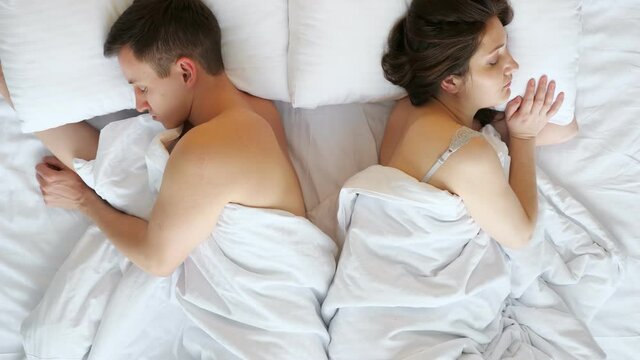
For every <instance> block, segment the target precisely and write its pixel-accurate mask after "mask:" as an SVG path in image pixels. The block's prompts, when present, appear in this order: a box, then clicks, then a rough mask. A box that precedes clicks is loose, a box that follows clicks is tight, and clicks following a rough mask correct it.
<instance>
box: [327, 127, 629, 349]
mask: <svg viewBox="0 0 640 360" xmlns="http://www.w3.org/2000/svg"><path fill="white" fill-rule="evenodd" d="M483 134H484V135H485V138H486V139H487V140H488V141H489V142H490V143H491V144H492V145H493V147H494V148H495V149H496V151H497V152H498V156H499V157H500V160H501V163H502V164H503V167H504V168H506V169H508V166H509V158H508V154H507V148H506V146H505V145H504V144H503V143H502V142H500V141H499V140H498V138H497V137H498V135H497V133H496V132H495V130H494V129H493V128H492V127H490V126H488V127H485V129H483ZM538 190H539V194H540V197H541V198H542V200H541V206H540V212H541V216H540V221H539V223H538V226H537V228H536V233H535V235H534V237H533V239H532V241H531V244H530V245H529V246H528V247H526V248H525V249H524V250H519V251H511V250H507V251H506V252H505V251H503V250H502V248H501V247H500V246H499V245H498V244H497V243H496V242H495V241H493V240H492V239H491V238H490V237H489V236H488V235H487V234H486V233H485V232H484V231H483V230H481V229H480V227H479V226H478V225H477V224H476V223H475V222H474V221H473V219H472V218H471V217H470V215H469V214H468V212H467V210H466V208H465V206H464V203H463V202H462V199H461V198H459V197H458V196H455V195H452V194H450V193H449V192H446V191H442V190H439V189H436V188H434V187H433V186H431V185H428V184H425V183H421V182H418V181H416V180H415V179H413V178H412V177H410V176H408V175H406V174H404V173H403V172H401V171H398V170H396V169H393V168H388V167H382V166H379V165H374V166H372V167H370V168H368V169H366V170H365V171H363V172H361V173H359V174H356V175H355V176H354V177H352V178H351V179H350V180H349V181H347V183H346V184H345V186H344V187H343V189H342V191H341V194H340V201H339V206H340V208H339V211H338V221H339V224H340V230H341V231H342V236H343V237H344V239H345V242H344V246H343V249H342V253H341V256H340V260H339V264H338V270H337V272H336V276H335V278H334V280H333V283H332V285H331V288H330V289H329V293H328V295H327V298H326V299H325V302H324V304H323V315H324V316H325V319H327V321H328V320H331V323H330V327H329V329H330V334H331V338H332V341H331V344H330V347H329V356H330V357H331V358H332V359H354V358H358V359H424V358H434V359H435V358H469V359H472V358H478V359H481V358H482V359H502V358H518V359H603V358H605V354H604V352H602V350H600V348H599V346H598V345H597V343H596V341H595V340H594V339H593V337H592V336H591V334H590V332H589V330H588V327H587V322H588V321H589V320H590V319H591V318H592V317H593V315H594V314H595V312H596V311H597V310H598V309H599V308H600V307H601V306H602V305H603V303H604V302H605V301H606V300H607V299H608V298H609V297H610V296H611V295H612V294H613V292H614V291H615V289H616V287H617V285H618V283H619V281H620V277H621V275H622V271H623V259H622V257H621V256H620V254H619V252H618V250H617V248H616V247H615V245H614V244H613V242H612V241H611V239H610V238H609V237H608V236H607V234H606V231H604V230H603V229H602V228H601V227H600V226H599V225H598V224H597V222H595V220H594V219H593V218H592V217H591V216H590V215H589V213H588V212H586V211H585V209H584V208H583V207H582V206H580V204H578V203H577V202H575V201H574V200H573V199H571V198H570V197H568V195H567V193H566V192H564V190H562V189H560V188H558V187H557V186H553V185H552V184H551V183H549V182H547V181H544V178H542V181H541V185H540V186H539V189H538ZM372 319H375V320H374V321H372Z"/></svg>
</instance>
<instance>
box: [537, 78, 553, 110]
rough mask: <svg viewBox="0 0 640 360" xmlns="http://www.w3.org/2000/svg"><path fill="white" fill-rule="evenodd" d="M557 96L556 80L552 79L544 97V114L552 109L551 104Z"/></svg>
mask: <svg viewBox="0 0 640 360" xmlns="http://www.w3.org/2000/svg"><path fill="white" fill-rule="evenodd" d="M555 96H556V82H555V81H551V82H550V83H549V88H548V89H547V95H546V96H545V98H544V105H542V110H541V112H542V114H546V113H548V112H549V109H551V105H553V99H554V98H555Z"/></svg>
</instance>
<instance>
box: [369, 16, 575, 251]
mask: <svg viewBox="0 0 640 360" xmlns="http://www.w3.org/2000/svg"><path fill="white" fill-rule="evenodd" d="M505 44H506V34H505V32H504V28H503V27H502V24H501V23H500V22H499V20H498V19H497V18H493V19H491V20H490V21H489V23H488V24H487V28H486V30H485V34H484V36H483V38H482V41H481V44H480V48H479V49H478V51H477V52H476V54H474V56H473V57H472V59H471V61H470V73H469V74H467V76H466V77H460V76H455V75H451V76H449V77H447V78H446V79H445V80H444V81H442V83H441V89H440V90H441V91H440V94H439V95H438V96H436V97H435V98H433V100H432V101H430V102H428V103H426V104H425V105H422V106H419V107H416V106H413V105H412V104H411V103H410V101H409V100H408V99H402V100H400V101H399V102H398V103H397V105H396V107H395V109H394V110H393V112H392V114H391V116H390V119H389V122H388V124H387V128H386V131H385V136H384V138H383V142H382V146H381V150H380V164H381V165H385V166H390V167H394V168H397V169H399V170H402V171H403V172H405V173H407V174H408V175H410V176H412V177H414V178H416V179H417V180H422V178H423V177H424V175H425V174H426V173H427V171H428V170H429V169H430V168H431V167H432V166H433V164H434V163H435V162H436V160H437V159H438V158H439V157H440V155H441V154H442V153H443V152H444V151H445V150H446V149H447V148H448V146H449V144H450V142H451V138H452V137H453V136H454V134H455V132H456V131H457V130H458V129H459V128H460V127H461V126H466V127H469V128H471V129H474V130H479V129H480V124H479V123H478V122H477V121H475V120H474V115H475V113H476V112H477V111H478V110H479V109H481V108H486V107H491V106H495V105H497V104H500V103H502V102H504V101H506V100H507V99H508V98H509V95H510V89H509V84H510V80H511V77H512V74H513V72H514V71H516V70H517V69H518V64H517V63H516V62H515V61H514V60H513V58H512V57H511V55H510V54H509V52H508V50H507V48H506V45H505ZM563 98H564V96H563V94H562V93H561V94H559V95H558V97H557V98H556V97H555V83H554V82H553V81H551V82H549V81H548V79H547V78H546V77H543V78H541V79H540V81H539V82H538V86H537V87H536V83H535V81H534V80H533V79H532V81H530V82H529V86H528V88H527V91H526V94H525V96H524V97H516V98H514V99H513V100H511V101H510V102H509V104H508V106H507V109H506V111H505V116H504V117H505V119H504V120H502V121H501V122H499V123H498V124H496V128H497V129H498V130H499V131H500V132H501V133H502V134H503V138H506V140H507V142H508V145H509V150H510V156H511V159H512V160H511V169H510V177H509V179H505V177H504V175H503V171H502V165H501V164H500V162H499V160H498V157H497V156H496V153H495V151H494V149H493V148H492V147H491V145H490V144H489V143H487V142H486V140H484V139H483V138H481V137H476V138H473V139H472V140H471V141H469V143H468V144H466V145H465V146H463V147H462V148H461V149H460V150H458V151H457V152H456V153H454V154H453V155H452V156H451V157H450V158H449V159H448V160H447V161H446V162H445V163H444V165H442V167H440V169H439V170H438V171H436V172H435V174H434V176H433V177H432V178H431V180H430V181H429V183H430V184H431V185H433V186H435V187H437V188H439V189H442V190H446V191H449V192H451V193H453V194H457V195H459V196H460V197H462V199H463V201H464V202H465V205H466V206H467V208H468V210H469V213H470V214H471V216H472V217H473V218H474V219H475V220H476V221H477V222H478V224H479V225H480V227H482V228H483V229H484V230H485V231H487V232H488V233H489V235H491V236H492V237H493V238H494V239H496V240H497V241H498V242H500V243H502V244H503V245H505V246H508V247H513V248H519V247H523V246H525V245H526V244H527V243H528V241H529V239H530V237H531V235H532V233H533V229H534V226H535V222H536V220H537V219H536V216H537V194H536V182H535V156H534V150H535V146H536V144H537V145H541V144H548V143H556V142H561V141H566V140H567V139H569V138H571V137H573V136H574V135H575V133H576V132H577V125H575V122H574V124H572V125H570V126H567V127H558V126H557V125H550V124H548V120H549V118H551V117H552V116H553V115H554V114H555V113H556V112H557V111H558V109H559V108H560V106H561V104H562V101H563ZM500 123H501V124H500Z"/></svg>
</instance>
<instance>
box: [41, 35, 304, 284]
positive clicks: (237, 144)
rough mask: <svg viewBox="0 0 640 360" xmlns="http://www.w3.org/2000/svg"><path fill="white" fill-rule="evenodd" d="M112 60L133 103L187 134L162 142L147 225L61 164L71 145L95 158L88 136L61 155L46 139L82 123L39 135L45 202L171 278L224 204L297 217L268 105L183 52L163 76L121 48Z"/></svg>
mask: <svg viewBox="0 0 640 360" xmlns="http://www.w3.org/2000/svg"><path fill="white" fill-rule="evenodd" d="M118 60H119V61H120V65H121V68H122V69H123V72H124V74H125V76H126V77H127V78H128V79H129V80H130V83H131V84H132V85H133V86H134V89H135V92H136V107H137V109H138V110H139V111H148V112H149V113H150V114H152V115H153V116H154V119H156V120H158V121H160V122H161V123H162V124H163V125H164V126H165V127H166V128H175V127H178V126H180V125H184V126H185V127H184V129H186V130H187V131H186V132H185V133H184V134H183V136H182V137H181V138H180V139H179V140H178V141H177V142H175V143H174V144H167V145H168V150H170V157H169V161H168V163H167V167H166V169H165V173H164V177H163V181H162V185H161V188H160V193H159V195H158V198H157V201H156V204H155V206H154V208H153V211H152V213H151V217H150V219H149V221H146V220H143V219H139V218H136V217H134V216H130V215H128V214H124V213H122V212H119V211H117V210H116V209H114V208H112V207H111V206H110V205H109V204H108V203H106V202H105V201H103V200H102V199H100V198H99V197H98V196H97V195H96V194H95V192H93V190H91V189H89V188H88V187H87V186H86V185H85V184H84V183H82V180H81V179H80V178H79V177H78V176H77V174H75V173H74V172H73V171H71V170H70V169H69V168H68V166H67V165H68V164H69V162H70V161H71V159H72V158H73V157H78V155H79V153H78V152H77V151H76V152H75V153H74V151H70V150H68V149H69V148H71V149H73V148H75V149H82V150H83V151H84V155H85V156H88V157H89V158H90V156H91V155H93V156H95V151H96V148H97V141H94V140H93V138H89V140H88V141H86V139H85V141H83V142H82V144H80V145H72V146H70V144H68V143H67V144H66V146H65V149H67V150H65V151H60V150H58V151H56V150H57V148H56V144H55V142H53V143H52V142H51V141H48V140H51V139H55V138H56V136H58V135H59V134H60V133H61V132H65V133H66V134H67V136H66V138H67V139H78V137H77V136H74V135H73V133H74V132H77V131H78V128H79V127H80V126H82V128H83V129H84V130H83V131H87V132H90V131H91V130H90V129H89V128H88V127H90V125H88V124H86V123H80V124H75V125H74V126H75V127H76V128H71V127H69V128H67V129H62V128H58V129H53V130H51V131H50V132H49V133H47V132H45V133H40V134H39V137H40V138H41V139H43V141H44V142H45V144H47V145H48V146H49V148H50V149H51V150H52V151H53V152H54V154H55V155H56V156H58V158H59V160H58V159H57V158H55V157H48V158H45V161H44V162H43V163H41V164H39V165H38V166H37V167H36V170H37V177H38V181H39V182H40V186H41V191H42V193H43V196H44V200H45V202H46V203H47V205H48V206H53V207H61V208H66V209H78V210H80V211H82V212H83V213H85V214H86V215H87V216H88V217H90V218H91V219H92V220H93V221H94V222H95V223H96V224H97V225H98V226H99V227H100V228H101V230H102V231H103V232H105V234H106V235H107V237H108V238H109V239H110V240H111V241H112V242H113V243H114V245H115V246H116V247H117V248H118V249H119V250H120V251H121V252H122V253H123V254H124V255H125V256H127V257H128V258H129V259H131V260H132V261H133V262H134V263H136V264H137V265H138V266H139V267H140V268H142V269H143V270H145V271H147V272H149V273H152V274H155V275H158V276H166V275H169V274H171V273H172V272H173V270H174V269H175V268H176V267H177V266H179V265H180V264H181V263H182V262H183V261H184V259H185V258H186V257H187V256H188V255H189V253H190V252H191V251H192V250H193V249H194V248H195V247H196V246H198V245H199V244H200V243H201V242H202V241H203V240H204V239H206V238H207V237H208V236H209V234H211V233H212V232H213V231H214V229H215V226H216V223H217V221H218V217H219V215H220V213H221V212H222V210H223V208H224V206H225V205H226V204H229V203H237V204H241V205H245V206H251V207H257V208H269V209H280V210H284V211H288V212H290V213H292V214H295V215H299V216H303V215H304V214H305V208H304V202H303V199H302V192H301V190H300V185H299V182H298V178H297V175H296V173H295V171H294V169H293V166H292V164H291V161H290V159H289V157H288V151H287V143H286V138H285V134H284V129H283V126H282V123H281V121H280V118H279V115H278V113H277V111H276V109H275V107H274V105H273V104H272V103H271V102H270V101H267V100H264V99H259V98H256V97H253V96H250V95H248V94H246V93H243V92H241V91H239V90H238V89H236V88H235V87H234V86H233V84H231V82H230V81H229V79H228V78H227V77H226V75H225V74H224V72H223V73H221V74H218V75H210V74H208V73H206V72H205V71H204V70H203V69H202V68H201V67H200V65H199V64H198V63H197V62H195V61H193V60H191V59H189V58H181V59H178V60H177V61H176V63H175V64H174V66H173V67H172V69H171V74H170V75H169V77H167V78H159V77H158V76H157V74H156V73H155V71H154V70H153V69H152V68H151V67H150V66H149V64H146V63H143V62H140V61H138V60H137V59H136V58H135V57H134V56H133V53H132V52H131V51H130V49H128V48H126V47H125V48H124V49H123V50H122V51H121V52H120V54H119V55H118ZM186 120H188V121H186ZM93 131H95V130H93ZM96 134H97V132H96ZM96 136H97V135H96ZM76 142H77V141H76Z"/></svg>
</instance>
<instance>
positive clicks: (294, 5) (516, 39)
mask: <svg viewBox="0 0 640 360" xmlns="http://www.w3.org/2000/svg"><path fill="white" fill-rule="evenodd" d="M409 4H410V1H404V0H394V1H391V0H368V1H359V0H323V1H308V0H290V1H289V18H290V20H289V25H290V35H289V37H290V41H289V44H290V46H289V91H290V94H291V102H292V104H293V106H294V107H303V108H315V107H317V106H322V105H330V104H342V103H352V102H377V101H381V100H389V99H395V98H399V97H401V96H403V95H404V91H403V90H402V89H400V88H399V87H396V86H393V85H392V84H391V83H389V82H388V81H387V80H386V79H385V78H384V74H383V71H382V66H381V59H382V54H383V53H384V51H385V48H386V44H387V38H388V34H389V31H390V30H391V27H392V26H393V25H394V24H395V22H396V21H397V20H398V19H399V18H400V17H402V16H404V15H406V11H407V9H408V5H409ZM511 4H512V6H513V9H514V13H515V18H514V21H513V22H512V24H510V25H509V26H508V27H507V33H508V34H509V46H510V49H511V52H512V54H513V56H514V58H515V59H516V61H518V62H519V64H520V70H519V71H518V72H517V73H516V74H514V79H513V82H512V86H511V89H512V95H513V96H514V97H515V96H516V95H519V94H520V93H523V92H524V89H525V85H526V82H527V80H528V79H530V78H531V77H536V78H539V77H540V76H541V75H543V74H547V75H549V76H550V77H551V78H552V79H554V80H556V82H557V84H558V92H560V91H564V92H565V95H566V96H565V102H564V105H563V106H562V108H561V110H560V112H559V113H558V114H556V116H555V117H554V118H553V119H552V121H553V122H555V123H558V124H567V123H569V122H571V120H572V119H573V113H574V110H575V99H576V91H577V85H576V78H577V75H578V60H579V52H578V50H579V48H578V42H579V38H580V34H581V31H582V30H581V20H580V0H561V1H559V0H538V1H531V0H511ZM499 109H501V110H503V109H504V106H501V107H499Z"/></svg>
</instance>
